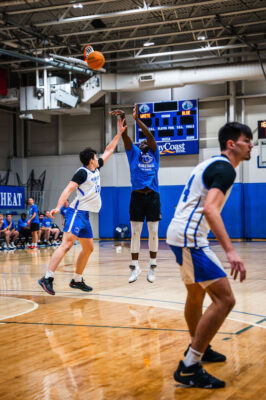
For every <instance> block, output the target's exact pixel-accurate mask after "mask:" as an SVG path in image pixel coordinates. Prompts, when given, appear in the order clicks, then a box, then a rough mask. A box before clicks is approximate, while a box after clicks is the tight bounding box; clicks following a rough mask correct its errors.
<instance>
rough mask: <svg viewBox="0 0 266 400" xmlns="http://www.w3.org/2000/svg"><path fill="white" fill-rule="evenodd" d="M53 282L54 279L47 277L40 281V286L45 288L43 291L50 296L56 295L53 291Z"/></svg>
mask: <svg viewBox="0 0 266 400" xmlns="http://www.w3.org/2000/svg"><path fill="white" fill-rule="evenodd" d="M53 281H54V278H52V277H51V278H45V276H43V277H42V279H40V280H39V281H38V283H39V285H40V286H41V287H42V288H43V290H45V291H46V292H47V293H48V294H51V295H53V296H54V295H55V291H54V289H53Z"/></svg>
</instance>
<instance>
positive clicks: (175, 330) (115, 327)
mask: <svg viewBox="0 0 266 400" xmlns="http://www.w3.org/2000/svg"><path fill="white" fill-rule="evenodd" d="M5 324H17V325H45V326H47V325H48V326H73V327H85V328H110V329H133V330H142V331H164V332H165V331H166V332H188V329H171V328H148V327H138V326H119V325H91V324H88V325H87V324H55V323H52V322H24V321H22V322H20V321H5ZM217 334H219V335H235V333H233V332H217Z"/></svg>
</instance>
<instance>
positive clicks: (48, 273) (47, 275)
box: [45, 270, 54, 279]
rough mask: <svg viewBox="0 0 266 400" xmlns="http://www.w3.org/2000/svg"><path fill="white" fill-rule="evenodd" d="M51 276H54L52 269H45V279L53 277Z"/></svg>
mask: <svg viewBox="0 0 266 400" xmlns="http://www.w3.org/2000/svg"><path fill="white" fill-rule="evenodd" d="M53 277H54V272H53V271H50V270H48V271H46V274H45V279H48V278H53Z"/></svg>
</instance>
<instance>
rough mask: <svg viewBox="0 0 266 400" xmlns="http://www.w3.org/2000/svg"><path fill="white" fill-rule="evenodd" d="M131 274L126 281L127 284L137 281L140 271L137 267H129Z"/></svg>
mask: <svg viewBox="0 0 266 400" xmlns="http://www.w3.org/2000/svg"><path fill="white" fill-rule="evenodd" d="M129 268H130V269H131V274H130V277H129V279H128V283H133V282H135V281H136V280H137V279H138V276H139V275H140V274H141V269H140V267H139V266H137V267H135V265H130V266H129Z"/></svg>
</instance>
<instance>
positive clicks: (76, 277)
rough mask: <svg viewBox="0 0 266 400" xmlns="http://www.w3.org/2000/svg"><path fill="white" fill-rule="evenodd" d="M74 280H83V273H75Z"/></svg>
mask: <svg viewBox="0 0 266 400" xmlns="http://www.w3.org/2000/svg"><path fill="white" fill-rule="evenodd" d="M74 281H75V282H82V275H80V274H76V273H74Z"/></svg>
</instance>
